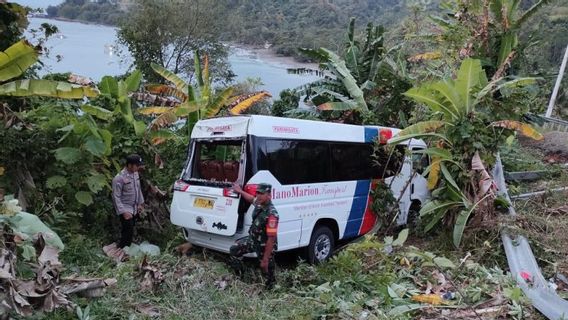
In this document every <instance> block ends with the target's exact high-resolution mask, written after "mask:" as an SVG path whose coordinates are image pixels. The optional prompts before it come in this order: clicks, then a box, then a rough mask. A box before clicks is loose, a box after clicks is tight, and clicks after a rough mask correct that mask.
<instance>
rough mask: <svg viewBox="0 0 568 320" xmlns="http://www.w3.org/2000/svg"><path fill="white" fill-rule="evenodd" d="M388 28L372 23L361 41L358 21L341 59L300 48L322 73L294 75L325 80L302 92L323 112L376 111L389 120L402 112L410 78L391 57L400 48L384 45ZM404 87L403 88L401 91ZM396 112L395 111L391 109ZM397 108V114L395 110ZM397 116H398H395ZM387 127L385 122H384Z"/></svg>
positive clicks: (325, 51) (352, 26) (301, 71)
mask: <svg viewBox="0 0 568 320" xmlns="http://www.w3.org/2000/svg"><path fill="white" fill-rule="evenodd" d="M384 32H385V30H384V28H383V27H382V26H374V25H373V24H371V23H369V24H368V25H367V27H366V30H365V33H364V35H363V36H362V38H361V40H358V39H357V37H356V34H355V19H351V21H350V23H349V26H348V29H347V41H346V46H345V48H346V49H345V50H344V52H343V54H342V55H341V56H339V55H337V54H335V53H334V52H332V51H330V50H328V49H326V48H320V49H315V50H314V49H304V48H303V49H299V50H300V52H301V53H302V54H303V55H305V56H306V57H308V58H310V59H312V60H314V61H316V62H318V63H319V70H311V69H306V68H300V69H289V70H288V72H289V73H293V74H311V75H317V76H321V77H323V79H320V80H317V81H315V82H312V83H310V84H308V85H305V86H304V87H303V88H301V89H300V90H299V92H300V93H301V94H302V95H306V97H307V99H310V100H311V102H312V104H314V105H315V106H317V109H319V110H320V111H345V113H348V112H350V111H353V110H356V111H360V112H367V111H369V110H372V111H374V112H375V113H377V114H378V115H381V116H382V117H385V118H389V119H381V120H383V122H386V123H392V122H393V121H392V119H390V118H393V117H392V116H389V115H388V114H389V112H385V111H389V110H390V111H392V112H393V113H398V112H399V111H400V110H401V108H400V107H401V104H400V101H397V97H400V96H401V93H402V92H403V91H404V90H406V89H407V88H409V87H410V85H409V84H408V83H407V81H406V80H407V77H406V75H405V74H404V73H403V72H401V71H400V70H401V68H400V67H399V66H398V65H397V63H395V62H394V61H393V60H392V59H391V58H390V55H391V54H392V53H393V52H394V51H395V50H397V49H398V47H393V48H391V49H389V50H387V49H386V48H385V46H384ZM401 88H402V89H401ZM391 109H392V110H391ZM395 109H396V111H395ZM395 117H396V116H395ZM383 124H385V123H383Z"/></svg>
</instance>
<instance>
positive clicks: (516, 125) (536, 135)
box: [491, 120, 544, 140]
mask: <svg viewBox="0 0 568 320" xmlns="http://www.w3.org/2000/svg"><path fill="white" fill-rule="evenodd" d="M491 125H492V126H494V127H501V128H507V129H511V130H515V131H517V132H518V133H520V134H522V135H524V136H525V137H528V138H531V139H534V140H542V139H544V136H543V135H542V134H541V133H540V132H538V131H537V130H536V129H534V128H533V127H532V126H531V125H530V124H527V123H522V122H519V121H513V120H502V121H496V122H493V123H491Z"/></svg>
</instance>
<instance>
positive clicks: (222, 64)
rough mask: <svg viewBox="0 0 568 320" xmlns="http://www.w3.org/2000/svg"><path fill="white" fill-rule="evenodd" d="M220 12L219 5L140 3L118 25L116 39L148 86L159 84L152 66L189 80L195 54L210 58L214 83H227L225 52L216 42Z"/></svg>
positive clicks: (199, 1)
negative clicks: (130, 56)
mask: <svg viewBox="0 0 568 320" xmlns="http://www.w3.org/2000/svg"><path fill="white" fill-rule="evenodd" d="M221 10H222V3H220V2H219V1H206V0H188V1H152V0H142V1H139V2H136V4H134V5H133V6H132V7H131V9H130V12H129V15H128V16H127V17H126V18H125V19H123V21H122V22H121V23H120V25H119V31H118V39H119V42H120V43H121V44H123V45H125V46H126V47H127V48H128V50H129V51H130V53H131V54H132V56H133V57H134V64H135V65H136V67H137V68H138V69H139V70H141V71H142V73H143V74H144V76H145V78H146V79H147V80H148V81H150V82H158V81H163V79H162V78H161V77H159V76H158V75H157V74H156V73H154V72H153V70H152V67H151V64H152V63H156V64H158V65H161V66H164V67H165V68H167V69H169V70H172V71H173V72H174V73H176V74H181V75H182V76H184V77H185V78H188V79H191V77H192V76H193V73H194V71H195V70H194V64H193V55H192V52H194V51H195V50H200V51H201V52H203V53H204V54H206V55H207V56H209V57H210V58H211V61H212V64H211V73H212V76H213V80H214V81H218V80H221V81H229V80H231V79H232V77H233V76H234V75H233V73H232V72H231V71H230V67H229V64H228V61H227V56H228V51H227V48H226V47H225V46H224V45H223V44H221V43H220V42H219V38H218V37H219V33H220V30H221V24H222V23H223V19H224V17H222V16H221V15H220V13H221Z"/></svg>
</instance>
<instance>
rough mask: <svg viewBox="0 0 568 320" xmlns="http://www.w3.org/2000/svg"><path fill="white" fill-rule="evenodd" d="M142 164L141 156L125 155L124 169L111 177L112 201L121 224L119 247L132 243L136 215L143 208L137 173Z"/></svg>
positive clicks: (142, 197)
mask: <svg viewBox="0 0 568 320" xmlns="http://www.w3.org/2000/svg"><path fill="white" fill-rule="evenodd" d="M143 166H144V163H143V162H142V157H140V156H139V155H137V154H131V155H129V156H127V157H126V166H125V167H124V169H122V171H120V172H119V173H118V174H117V175H116V176H115V177H114V179H112V202H113V205H114V209H115V211H116V214H117V215H118V216H119V217H120V224H121V226H122V228H121V235H120V242H119V244H118V247H119V248H124V247H126V246H130V245H131V244H132V236H133V235H134V224H135V221H136V216H137V214H138V213H140V211H142V209H143V205H144V196H143V195H142V189H141V187H140V176H139V175H138V170H140V169H141V168H142V167H143Z"/></svg>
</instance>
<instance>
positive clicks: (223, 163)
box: [183, 140, 243, 183]
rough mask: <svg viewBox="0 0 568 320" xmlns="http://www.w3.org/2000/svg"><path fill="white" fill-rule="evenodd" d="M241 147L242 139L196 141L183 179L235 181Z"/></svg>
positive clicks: (237, 173) (237, 174)
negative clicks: (189, 166)
mask: <svg viewBox="0 0 568 320" xmlns="http://www.w3.org/2000/svg"><path fill="white" fill-rule="evenodd" d="M242 148H243V140H220V141H216V140H203V141H196V142H195V148H194V152H193V154H192V159H191V161H189V163H190V165H191V168H188V170H186V173H185V175H184V177H183V178H184V180H202V181H212V182H225V183H231V182H235V181H237V178H238V176H239V167H240V165H239V163H240V159H241V151H242Z"/></svg>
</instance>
